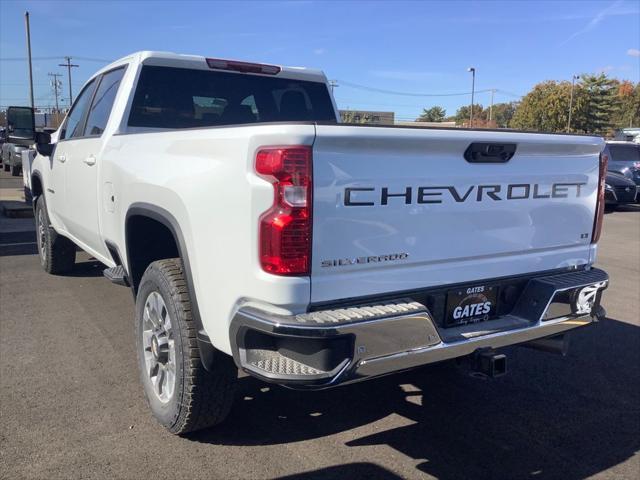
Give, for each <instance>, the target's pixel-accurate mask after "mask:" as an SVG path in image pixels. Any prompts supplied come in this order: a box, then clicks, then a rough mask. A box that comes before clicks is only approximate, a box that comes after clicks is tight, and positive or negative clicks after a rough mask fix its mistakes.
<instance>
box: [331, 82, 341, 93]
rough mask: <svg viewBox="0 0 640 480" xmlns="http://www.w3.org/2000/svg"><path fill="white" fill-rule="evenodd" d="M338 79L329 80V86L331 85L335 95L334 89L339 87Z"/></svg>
mask: <svg viewBox="0 0 640 480" xmlns="http://www.w3.org/2000/svg"><path fill="white" fill-rule="evenodd" d="M339 86H340V85H338V81H337V80H329V87H331V95H333V89H334V88H335V87H339Z"/></svg>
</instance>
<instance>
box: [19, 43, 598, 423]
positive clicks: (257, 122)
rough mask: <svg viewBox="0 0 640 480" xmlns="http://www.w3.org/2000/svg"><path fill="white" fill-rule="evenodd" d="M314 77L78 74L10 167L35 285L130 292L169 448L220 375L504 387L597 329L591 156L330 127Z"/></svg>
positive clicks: (138, 64) (207, 412)
mask: <svg viewBox="0 0 640 480" xmlns="http://www.w3.org/2000/svg"><path fill="white" fill-rule="evenodd" d="M338 119H339V117H338V113H337V110H336V107H335V104H334V101H333V99H332V96H331V94H330V92H329V88H328V84H327V79H326V77H325V76H324V74H323V73H322V72H319V71H314V70H308V69H304V68H287V67H280V66H274V65H264V64H255V63H245V62H237V61H230V60H220V59H212V58H204V57H199V56H185V55H176V54H169V53H159V52H139V53H135V54H132V55H130V56H128V57H125V58H123V59H121V60H118V61H116V62H114V63H112V64H111V65H109V66H108V67H105V68H104V69H102V70H101V71H99V72H98V73H96V74H95V75H94V76H93V77H92V78H91V79H90V80H89V81H88V83H87V84H86V85H85V86H84V88H83V89H82V91H81V93H80V95H78V97H77V99H76V101H75V103H74V105H73V108H72V109H71V111H70V112H69V114H68V115H67V118H66V119H65V121H64V123H63V124H62V126H61V127H60V129H59V130H58V132H56V134H55V135H54V138H55V140H54V141H52V139H51V137H50V136H49V135H47V134H46V133H34V137H33V139H34V141H35V143H36V146H37V150H38V155H37V156H36V158H35V159H34V161H33V164H32V167H31V190H32V193H33V197H34V205H35V218H36V224H37V240H38V250H39V254H40V260H41V263H42V266H43V267H44V269H45V270H46V271H47V272H49V273H53V274H63V273H65V272H68V271H70V270H71V269H72V268H73V265H74V262H75V255H76V250H77V248H78V247H79V248H80V249H82V250H84V251H86V252H88V253H89V254H90V255H92V256H93V257H95V258H96V259H98V260H99V261H100V262H102V263H104V264H105V265H106V267H107V268H106V270H105V276H106V277H108V278H109V279H110V280H112V281H113V282H115V283H118V284H121V285H125V286H128V287H130V288H131V290H132V292H133V295H134V297H135V302H136V306H135V312H136V313H135V335H136V339H137V340H136V341H137V349H138V359H139V369H140V377H141V382H142V385H143V387H144V392H145V395H146V398H147V400H148V403H149V406H150V408H151V410H152V412H153V414H154V416H155V417H156V418H157V419H158V421H159V422H160V423H162V424H163V425H164V426H165V427H166V428H167V429H168V430H169V431H171V432H173V433H185V432H188V431H192V430H196V429H199V428H203V427H208V426H211V425H214V424H216V423H218V422H220V421H222V420H223V419H224V417H225V416H226V414H227V413H228V411H229V408H230V406H231V403H232V400H233V396H234V385H235V382H236V380H237V376H238V368H240V369H242V370H244V371H245V372H247V373H249V374H251V375H253V376H255V377H258V378H260V379H262V380H264V381H267V382H273V383H276V384H281V385H285V386H287V387H291V388H306V389H312V388H327V387H331V386H336V385H340V384H345V383H350V382H355V381H360V380H364V379H368V378H372V377H377V376H381V375H386V374H390V373H393V372H398V371H401V370H406V369H410V368H413V367H418V366H421V365H425V364H429V363H435V362H441V361H444V360H450V359H461V358H464V359H467V360H470V362H469V364H470V365H471V366H472V368H473V369H474V371H476V372H478V373H481V374H484V375H488V376H491V375H499V374H501V373H504V372H505V369H506V363H505V362H506V358H505V355H504V354H502V353H498V352H497V351H496V349H498V348H500V347H504V346H508V345H516V344H526V345H527V346H530V347H534V348H540V349H547V350H558V349H561V348H562V347H560V346H559V344H562V345H564V343H565V342H564V339H565V337H564V335H565V333H566V332H567V331H568V330H571V329H574V328H577V327H580V326H584V325H588V324H590V323H593V322H595V321H597V320H598V319H599V318H601V317H602V316H603V315H604V310H603V309H602V307H601V306H600V299H601V295H602V292H603V290H604V289H605V288H606V287H607V284H608V276H607V274H606V273H605V272H603V271H602V270H599V269H597V268H593V267H592V264H593V263H594V261H595V255H596V243H597V241H598V237H599V233H600V229H601V224H602V211H603V207H604V201H603V179H604V174H605V172H606V165H605V162H606V158H605V157H603V156H601V150H602V149H603V147H604V144H603V141H602V139H600V138H597V137H592V136H576V135H547V134H535V133H520V132H515V131H489V130H465V129H425V128H410V127H409V128H407V127H400V128H397V127H373V126H362V125H359V126H356V125H344V124H343V125H341V124H340V123H339V121H338Z"/></svg>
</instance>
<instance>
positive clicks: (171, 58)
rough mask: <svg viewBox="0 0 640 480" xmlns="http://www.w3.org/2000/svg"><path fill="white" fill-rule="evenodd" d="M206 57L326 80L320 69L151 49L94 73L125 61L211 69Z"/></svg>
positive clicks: (297, 77) (297, 76)
mask: <svg viewBox="0 0 640 480" xmlns="http://www.w3.org/2000/svg"><path fill="white" fill-rule="evenodd" d="M207 59H220V60H227V61H232V62H246V63H254V64H259V65H274V66H277V67H279V68H280V69H281V70H280V72H279V73H278V74H277V76H278V77H281V78H282V77H284V78H291V79H296V80H309V81H315V82H326V81H327V77H326V76H325V74H324V73H323V72H322V70H316V69H311V68H306V67H287V66H283V65H275V64H271V63H265V62H254V61H250V60H240V59H227V58H224V59H221V58H219V57H217V56H215V55H210V56H206V57H205V56H202V55H183V54H178V53H172V52H159V51H151V50H143V51H140V52H135V53H132V54H130V55H127V56H125V57H122V58H119V59H118V60H115V61H114V62H111V63H110V64H109V65H107V66H106V67H104V68H102V69H100V70H99V71H98V72H96V75H98V74H100V73H102V72H105V71H108V70H111V69H113V68H115V67H117V66H119V65H122V64H126V63H132V62H134V63H143V64H145V65H162V66H168V67H178V68H180V67H181V68H195V69H201V70H211V68H210V67H209V65H208V64H207Z"/></svg>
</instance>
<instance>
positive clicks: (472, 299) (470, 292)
mask: <svg viewBox="0 0 640 480" xmlns="http://www.w3.org/2000/svg"><path fill="white" fill-rule="evenodd" d="M497 309H498V287H497V286H495V285H468V286H464V287H459V288H456V289H453V290H449V292H448V293H447V313H446V315H445V318H444V326H445V327H454V326H457V325H465V324H467V323H477V322H484V321H486V320H490V319H491V318H493V317H495V316H496V312H497Z"/></svg>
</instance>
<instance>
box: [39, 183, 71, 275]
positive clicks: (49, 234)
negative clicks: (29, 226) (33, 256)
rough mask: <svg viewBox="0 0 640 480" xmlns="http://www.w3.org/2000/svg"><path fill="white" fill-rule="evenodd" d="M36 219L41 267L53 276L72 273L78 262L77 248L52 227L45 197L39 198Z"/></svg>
mask: <svg viewBox="0 0 640 480" xmlns="http://www.w3.org/2000/svg"><path fill="white" fill-rule="evenodd" d="M35 217H36V240H37V243H38V254H39V255H40V265H42V268H44V270H45V271H46V272H47V273H52V274H61V273H67V272H69V271H71V270H72V269H73V265H74V264H75V262H76V246H75V245H74V243H73V242H72V241H71V240H69V239H68V238H66V237H63V236H62V235H58V234H57V233H56V231H55V230H54V229H53V227H52V226H51V223H50V222H49V214H48V213H47V204H46V203H45V200H44V195H41V196H40V197H38V200H37V202H36V211H35Z"/></svg>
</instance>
